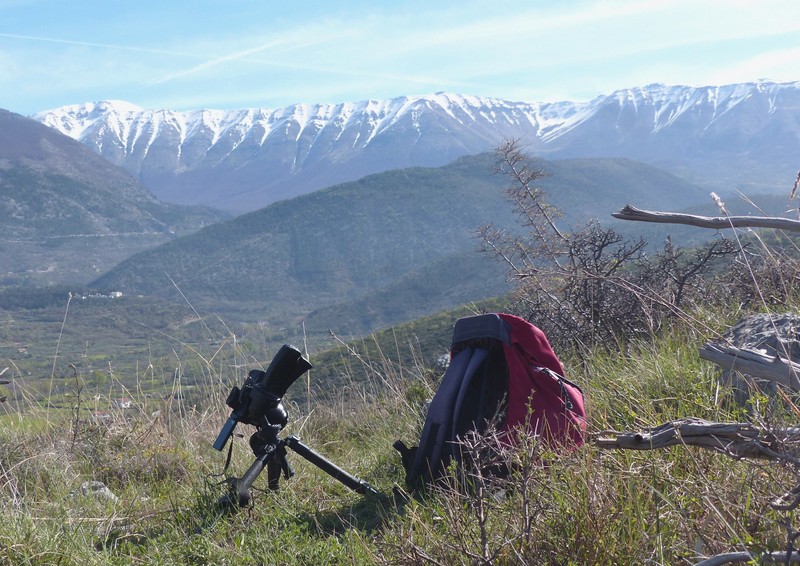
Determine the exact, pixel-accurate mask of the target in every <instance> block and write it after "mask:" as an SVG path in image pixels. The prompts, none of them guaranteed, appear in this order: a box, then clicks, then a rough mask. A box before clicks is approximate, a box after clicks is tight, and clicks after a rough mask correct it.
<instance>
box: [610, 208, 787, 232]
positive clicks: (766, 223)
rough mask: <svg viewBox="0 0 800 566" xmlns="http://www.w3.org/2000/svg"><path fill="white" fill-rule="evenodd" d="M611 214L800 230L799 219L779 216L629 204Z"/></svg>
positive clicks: (672, 221)
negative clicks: (718, 213) (681, 210)
mask: <svg viewBox="0 0 800 566" xmlns="http://www.w3.org/2000/svg"><path fill="white" fill-rule="evenodd" d="M611 216H613V217H614V218H619V219H620V220H634V221H638V222H657V223H661V224H688V225H689V226H697V227H699V228H716V229H721V228H777V229H778V230H787V231H790V232H800V221H798V220H791V219H789V218H782V217H779V216H698V215H694V214H681V213H678V212H659V211H654V210H642V209H641V208H636V207H635V206H631V205H629V204H627V205H625V207H624V208H623V209H622V210H620V211H619V212H614V213H612V215H611Z"/></svg>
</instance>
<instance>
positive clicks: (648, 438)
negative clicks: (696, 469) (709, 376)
mask: <svg viewBox="0 0 800 566" xmlns="http://www.w3.org/2000/svg"><path fill="white" fill-rule="evenodd" d="M791 443H800V427H792V428H788V429H782V430H770V431H766V430H763V429H760V428H758V427H755V426H753V425H751V424H748V423H715V422H710V421H705V420H702V419H695V418H688V419H680V420H675V421H670V422H667V423H664V424H662V425H659V426H657V427H654V428H649V429H645V430H644V431H640V432H616V431H605V432H601V433H600V434H599V435H598V436H597V438H595V439H594V444H595V445H596V446H598V447H599V448H621V449H627V450H655V449H658V448H667V447H669V446H698V447H700V448H706V449H709V450H714V451H717V452H721V453H723V454H726V455H728V456H732V457H735V458H761V459H767V460H786V461H790V462H793V463H798V464H800V460H798V459H797V458H796V456H795V455H794V453H791V452H788V451H787V450H786V446H787V445H789V444H791Z"/></svg>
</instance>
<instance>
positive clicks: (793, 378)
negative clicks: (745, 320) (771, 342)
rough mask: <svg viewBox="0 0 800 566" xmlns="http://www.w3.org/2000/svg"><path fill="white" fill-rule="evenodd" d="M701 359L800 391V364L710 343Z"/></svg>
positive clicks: (754, 351)
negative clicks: (799, 376)
mask: <svg viewBox="0 0 800 566" xmlns="http://www.w3.org/2000/svg"><path fill="white" fill-rule="evenodd" d="M700 357H701V358H702V359H704V360H707V361H709V362H712V363H714V364H716V365H718V366H720V367H721V368H723V369H726V370H732V371H738V372H739V373H746V374H747V375H750V376H753V377H760V378H762V379H768V380H770V381H774V382H775V383H778V384H780V385H783V386H785V387H788V388H790V389H793V390H795V391H797V390H800V379H798V375H800V364H796V363H794V362H793V361H791V360H785V359H783V358H781V357H779V356H769V355H767V354H765V353H763V352H760V351H758V350H747V349H742V348H737V347H735V346H725V347H721V346H719V345H717V344H713V343H709V344H706V345H705V346H703V347H702V348H700Z"/></svg>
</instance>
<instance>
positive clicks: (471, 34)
mask: <svg viewBox="0 0 800 566" xmlns="http://www.w3.org/2000/svg"><path fill="white" fill-rule="evenodd" d="M762 78H764V79H771V80H776V81H800V1H798V0H618V1H610V0H606V1H590V0H575V1H572V0H564V1H555V0H552V1H538V0H528V1H523V0H492V1H485V0H459V1H439V2H436V1H434V0H426V1H421V0H420V1H418V0H410V1H403V2H397V1H396V0H395V1H392V2H388V1H387V2H383V1H378V0H376V1H372V2H367V1H362V0H348V1H346V2H344V1H343V2H334V1H330V2H323V1H321V0H308V1H304V0H297V1H296V2H288V1H286V0H281V1H276V0H226V1H225V2H223V1H222V0H192V1H184V2H177V1H172V2H170V1H164V0H159V1H150V0H139V1H136V2H131V1H127V2H120V1H116V0H97V1H80V0H73V1H67V0H46V1H44V0H43V1H38V0H0V108H4V109H7V110H11V111H13V112H18V113H20V114H24V115H29V114H33V113H35V112H38V111H42V110H48V109H51V108H55V107H58V106H63V105H67V104H79V103H83V102H96V101H100V100H109V99H117V100H126V101H128V102H132V103H134V104H137V105H139V106H141V107H144V108H153V109H156V108H158V109H160V108H165V109H171V110H191V109H198V108H220V109H234V108H246V107H262V108H278V107H282V106H287V105H290V104H294V103H298V102H303V103H316V102H323V103H336V102H344V101H358V100H365V99H370V98H373V99H375V98H377V99H382V98H391V97H395V96H401V95H417V94H427V93H433V92H439V91H449V92H455V93H461V94H474V95H480V96H493V97H498V98H504V99H508V100H524V101H529V102H535V101H555V100H589V99H592V98H594V97H595V96H598V95H601V94H608V93H610V92H613V91H614V90H617V89H620V88H627V87H634V86H644V85H646V84H650V83H655V82H660V83H666V84H685V85H694V86H701V85H713V84H728V83H735V82H748V81H755V80H758V79H762Z"/></svg>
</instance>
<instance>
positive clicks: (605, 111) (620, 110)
mask: <svg viewBox="0 0 800 566" xmlns="http://www.w3.org/2000/svg"><path fill="white" fill-rule="evenodd" d="M32 118H33V119H35V120H38V121H40V122H42V123H44V124H46V125H48V126H50V127H52V128H55V129H57V130H59V131H60V132H62V133H64V134H66V135H68V136H70V137H72V138H74V139H77V140H80V141H81V142H83V143H84V144H85V145H87V146H88V147H90V148H91V149H93V150H94V151H96V152H97V153H99V154H100V155H102V156H103V157H105V158H106V159H108V160H110V161H111V162H112V163H115V164H117V165H120V166H122V167H124V168H125V169H127V170H128V171H129V172H131V173H133V174H134V175H136V176H137V177H138V178H139V179H140V180H141V182H142V183H143V184H144V185H145V186H146V187H148V188H150V190H152V191H153V192H154V193H155V194H156V196H157V197H159V198H160V199H162V200H165V201H168V202H176V203H191V204H208V205H211V206H216V207H219V208H224V209H230V210H236V211H244V210H253V209H255V208H259V207H262V206H265V205H266V204H269V203H271V202H274V201H276V200H280V199H284V198H287V197H291V196H295V195H297V194H301V193H305V192H309V191H312V190H315V189H319V188H322V187H325V186H329V185H333V184H336V183H339V182H343V181H348V180H353V179H356V178H359V177H362V176H364V175H367V174H370V173H376V172H380V171H384V170H387V169H393V168H401V167H410V166H438V165H442V164H444V163H447V162H449V161H452V160H454V159H456V158H458V157H460V156H462V155H466V154H474V153H480V152H484V151H489V150H492V149H493V148H495V147H496V146H497V145H498V144H499V143H500V142H501V141H503V140H504V139H508V138H519V139H520V140H521V141H522V142H523V143H524V144H526V145H527V146H528V149H529V151H530V152H531V153H532V154H536V155H540V156H542V157H548V158H564V157H629V158H632V159H637V160H641V161H644V162H647V163H650V164H654V165H658V166H661V167H665V168H668V169H670V170H672V171H673V172H675V173H678V174H683V175H685V176H687V177H691V178H694V179H705V180H707V181H712V182H716V183H718V184H719V185H721V186H728V187H729V188H737V187H740V188H741V187H758V189H759V190H760V191H761V192H763V191H764V190H768V189H769V188H773V190H782V189H783V188H784V187H783V186H777V187H776V186H775V184H776V183H777V184H779V185H780V183H782V182H783V183H786V182H791V181H793V179H794V172H795V171H796V169H797V168H798V167H800V127H798V124H800V82H796V83H782V84H779V83H771V82H759V83H748V84H737V85H728V86H719V87H702V88H694V87H687V86H665V85H659V84H655V85H649V86H646V87H642V88H634V89H626V90H620V91H617V92H614V93H612V94H610V95H608V96H601V97H598V98H596V99H594V100H592V101H589V102H555V103H536V102H510V101H506V100H500V99H496V98H483V97H475V96H463V95H456V94H448V93H438V94H434V95H427V96H414V97H410V96H407V97H399V98H394V99H391V100H378V101H376V100H369V101H362V102H353V103H342V104H336V105H328V104H316V105H307V104H296V105H293V106H289V107H286V108H281V109H277V110H267V109H245V110H235V111H221V110H197V111H192V112H173V111H168V110H145V109H142V108H139V107H136V106H134V105H131V104H129V103H126V102H121V101H107V102H100V103H89V104H83V105H76V106H65V107H62V108H57V109H55V110H50V111H47V112H41V113H39V114H36V115H34V116H32ZM623 204H624V203H623Z"/></svg>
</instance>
